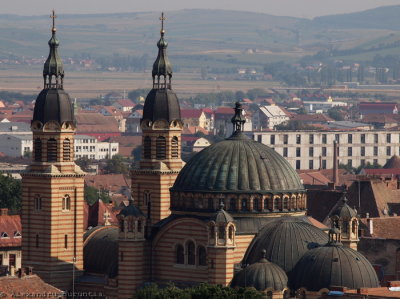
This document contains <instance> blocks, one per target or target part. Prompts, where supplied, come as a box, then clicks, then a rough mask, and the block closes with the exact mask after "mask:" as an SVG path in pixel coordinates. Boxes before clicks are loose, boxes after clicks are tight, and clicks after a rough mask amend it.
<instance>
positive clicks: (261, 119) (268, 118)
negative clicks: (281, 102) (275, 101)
mask: <svg viewBox="0 0 400 299" xmlns="http://www.w3.org/2000/svg"><path fill="white" fill-rule="evenodd" d="M288 120H289V116H288V115H287V114H286V112H285V111H284V110H283V109H282V108H281V107H279V106H275V105H268V106H260V107H259V108H258V109H257V111H256V112H254V113H253V116H252V122H253V130H260V131H262V130H266V129H270V130H272V129H274V128H275V126H277V125H280V124H282V123H284V122H286V121H288Z"/></svg>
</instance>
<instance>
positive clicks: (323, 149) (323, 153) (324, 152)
mask: <svg viewBox="0 0 400 299" xmlns="http://www.w3.org/2000/svg"><path fill="white" fill-rule="evenodd" d="M322 156H323V157H326V147H323V148H322Z"/></svg>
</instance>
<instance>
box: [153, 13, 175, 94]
mask: <svg viewBox="0 0 400 299" xmlns="http://www.w3.org/2000/svg"><path fill="white" fill-rule="evenodd" d="M165 19H166V18H165V16H164V13H163V12H162V13H161V17H160V21H161V30H160V35H161V37H160V40H159V41H158V43H157V47H158V56H157V58H156V61H154V64H153V71H152V76H153V88H154V89H171V78H172V66H171V63H170V62H169V59H168V56H167V46H168V43H167V41H166V40H165V39H164V35H165V29H164V21H165ZM167 77H168V79H167Z"/></svg>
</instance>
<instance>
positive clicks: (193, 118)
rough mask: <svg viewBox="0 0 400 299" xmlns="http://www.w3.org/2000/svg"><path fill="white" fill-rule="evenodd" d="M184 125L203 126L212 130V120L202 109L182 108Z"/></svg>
mask: <svg viewBox="0 0 400 299" xmlns="http://www.w3.org/2000/svg"><path fill="white" fill-rule="evenodd" d="M181 116H182V121H183V125H184V126H185V127H187V128H188V127H201V128H203V129H205V130H207V131H210V130H211V129H212V128H211V121H210V118H208V117H207V115H206V113H205V112H204V111H203V110H201V109H182V111H181Z"/></svg>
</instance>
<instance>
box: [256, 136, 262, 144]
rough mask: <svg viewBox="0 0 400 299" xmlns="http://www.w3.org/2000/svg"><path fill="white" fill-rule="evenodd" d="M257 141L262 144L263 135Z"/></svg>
mask: <svg viewBox="0 0 400 299" xmlns="http://www.w3.org/2000/svg"><path fill="white" fill-rule="evenodd" d="M257 141H258V142H260V143H261V142H262V136H261V135H258V136H257Z"/></svg>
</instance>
